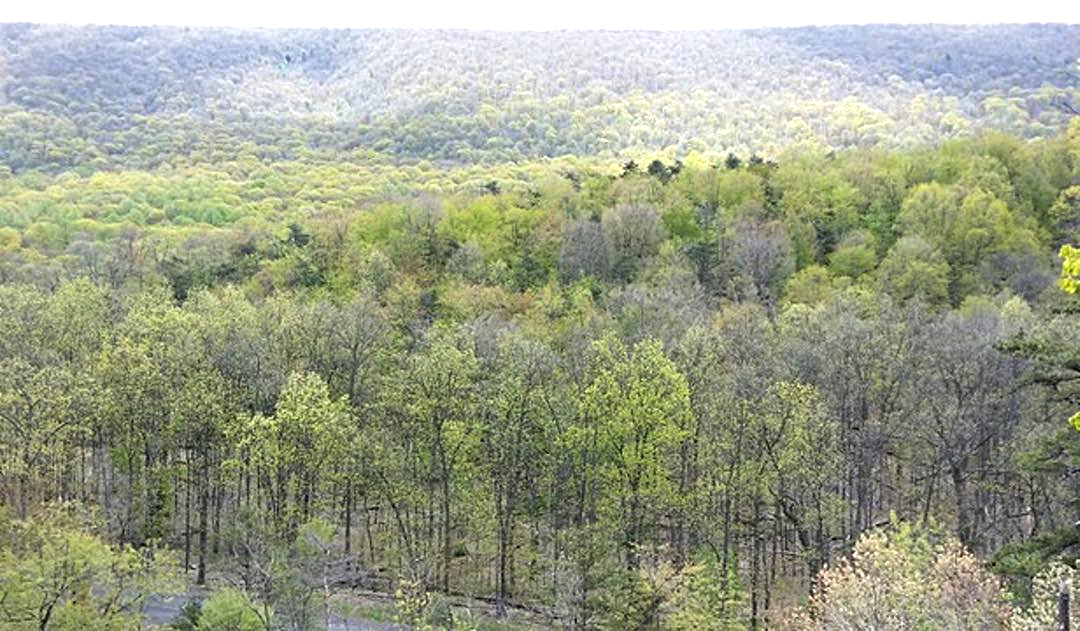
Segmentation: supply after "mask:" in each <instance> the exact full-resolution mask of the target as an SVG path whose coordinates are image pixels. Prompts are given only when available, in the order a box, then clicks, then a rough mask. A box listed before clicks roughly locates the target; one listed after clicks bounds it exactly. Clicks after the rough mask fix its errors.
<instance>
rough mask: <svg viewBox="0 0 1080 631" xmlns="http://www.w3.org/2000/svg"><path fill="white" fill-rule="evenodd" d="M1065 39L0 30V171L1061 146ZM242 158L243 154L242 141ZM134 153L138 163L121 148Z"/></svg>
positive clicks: (1072, 33) (981, 33) (1073, 47)
mask: <svg viewBox="0 0 1080 631" xmlns="http://www.w3.org/2000/svg"><path fill="white" fill-rule="evenodd" d="M1078 57H1080V27H1075V26H1063V25H1015V26H1008V25H1006V26H977V27H976V26H971V27H966V26H933V25H931V26H859V27H828V28H802V29H778V30H757V31H710V32H691V33H672V32H555V33H502V32H463V31H400V30H236V29H188V28H157V27H67V26H38V25H26V24H7V25H0V88H2V89H0V136H2V139H0V160H2V161H3V162H5V163H7V164H8V165H9V166H10V167H11V168H12V169H14V170H16V171H18V170H22V169H27V168H35V167H46V168H51V169H54V170H62V169H65V168H72V167H76V166H85V165H90V164H93V165H96V166H107V165H110V164H113V163H121V164H124V165H126V166H147V165H153V164H154V163H155V162H156V161H161V160H165V159H167V157H168V156H172V155H176V154H184V153H186V152H188V151H189V150H190V148H191V147H193V146H198V145H200V144H205V143H211V144H213V145H214V146H215V148H216V150H217V151H221V152H226V153H229V154H232V155H240V154H243V153H255V154H256V155H259V154H260V153H261V154H263V155H264V156H265V157H272V158H280V157H286V156H288V157H292V156H295V155H298V154H300V153H303V152H310V151H316V152H319V151H339V150H341V149H343V148H344V149H352V148H357V147H362V148H364V149H371V150H375V151H379V152H385V153H390V154H392V155H394V156H396V157H400V158H430V159H438V160H449V161H456V162H471V161H476V160H485V161H490V160H508V159H521V158H531V157H543V156H555V155H563V154H568V153H574V154H586V155H593V154H598V155H617V154H618V153H619V152H622V151H626V150H633V149H635V148H648V149H664V148H671V149H672V150H673V151H675V152H687V151H691V150H698V151H708V150H713V151H720V152H725V151H729V150H734V151H737V152H742V153H745V152H751V151H755V152H762V153H770V154H772V153H776V152H777V151H779V150H780V149H782V148H783V147H787V146H791V145H800V144H810V145H819V144H823V145H825V146H828V147H844V146H851V145H862V146H867V145H871V146H875V145H882V146H887V147H896V146H914V145H920V144H927V143H934V142H936V141H938V140H939V139H941V138H945V137H951V136H955V135H959V134H964V133H968V132H971V131H974V130H978V129H984V128H995V129H1004V130H1006V131H1010V132H1012V133H1016V134H1019V135H1023V136H1026V137H1038V136H1045V135H1049V134H1052V133H1054V132H1056V131H1058V130H1059V129H1060V128H1061V126H1062V125H1063V123H1064V122H1065V121H1066V119H1067V112H1066V110H1065V109H1064V108H1063V107H1062V106H1061V105H1060V104H1061V103H1062V102H1067V103H1073V104H1075V103H1077V102H1080V99H1078V98H1077V94H1078V93H1080V91H1078V86H1080V79H1078V77H1077V74H1076V72H1075V69H1074V65H1075V63H1076V60H1077V58H1078ZM245 143H246V144H245ZM134 149H141V150H140V151H134Z"/></svg>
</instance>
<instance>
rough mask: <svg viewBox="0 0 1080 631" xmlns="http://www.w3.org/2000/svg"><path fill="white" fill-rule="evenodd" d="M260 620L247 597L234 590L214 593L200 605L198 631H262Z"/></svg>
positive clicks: (221, 590) (227, 589)
mask: <svg viewBox="0 0 1080 631" xmlns="http://www.w3.org/2000/svg"><path fill="white" fill-rule="evenodd" d="M265 628H266V627H264V626H263V623H262V620H260V619H259V616H258V615H256V613H255V605H253V604H252V603H251V601H250V600H249V599H248V597H247V595H245V594H244V593H243V592H240V591H237V590H235V589H229V588H226V589H220V590H217V591H215V592H214V593H213V594H211V595H210V598H207V599H206V601H205V602H204V603H203V604H202V609H201V611H200V613H199V618H198V623H197V624H196V625H195V629H198V631H263V629H265Z"/></svg>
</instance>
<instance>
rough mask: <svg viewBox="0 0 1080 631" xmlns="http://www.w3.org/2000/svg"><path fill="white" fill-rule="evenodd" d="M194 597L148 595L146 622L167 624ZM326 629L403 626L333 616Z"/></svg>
mask: <svg viewBox="0 0 1080 631" xmlns="http://www.w3.org/2000/svg"><path fill="white" fill-rule="evenodd" d="M195 597H196V595H195V594H191V593H187V594H180V595H177V596H170V597H163V596H150V597H149V598H147V599H146V602H145V603H144V604H143V613H144V614H146V620H147V622H150V623H151V624H169V623H170V622H172V621H173V620H175V619H176V616H177V615H178V614H179V613H180V609H181V608H182V607H183V606H184V605H185V604H186V603H187V602H188V601H189V600H191V599H193V598H195ZM327 629H328V631H403V630H404V629H405V627H402V626H399V625H395V624H390V623H388V622H375V621H372V620H359V619H355V618H341V617H338V616H335V617H334V619H333V620H331V622H330V626H329V627H328V628H327Z"/></svg>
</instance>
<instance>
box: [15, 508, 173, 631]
mask: <svg viewBox="0 0 1080 631" xmlns="http://www.w3.org/2000/svg"><path fill="white" fill-rule="evenodd" d="M173 567H175V562H174V561H173V559H172V558H171V556H170V555H169V554H168V553H167V552H166V551H164V550H161V549H157V548H147V549H144V550H135V549H133V548H130V547H124V546H111V545H109V544H108V543H106V542H104V541H102V539H101V538H100V537H98V536H96V535H95V534H92V533H91V532H90V531H89V529H88V527H87V525H86V524H84V523H80V519H79V509H78V507H75V506H48V507H43V508H42V509H40V510H39V511H38V512H37V513H36V514H34V515H33V516H32V517H31V518H29V519H25V520H23V519H16V518H13V517H12V516H11V515H10V513H9V512H7V511H3V512H0V603H3V606H2V607H0V623H2V624H3V626H4V628H6V629H12V630H13V631H18V630H20V629H27V630H29V629H58V630H62V629H84V628H91V627H92V628H101V629H122V628H132V627H135V626H137V625H138V624H139V622H140V620H141V618H142V611H141V606H142V603H143V601H144V600H145V598H146V597H147V596H148V595H150V594H166V593H168V592H169V591H171V590H172V589H175V587H176V586H177V581H176V580H175V578H176V577H175V575H174V574H173V570H172V568H173Z"/></svg>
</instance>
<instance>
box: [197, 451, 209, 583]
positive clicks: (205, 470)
mask: <svg viewBox="0 0 1080 631" xmlns="http://www.w3.org/2000/svg"><path fill="white" fill-rule="evenodd" d="M200 477H201V478H202V481H201V482H200V484H199V567H198V570H197V572H196V574H195V583H196V584H197V585H205V584H206V542H207V534H208V533H207V531H208V530H209V518H210V463H209V457H208V455H207V454H206V453H203V458H202V475H201V476H200Z"/></svg>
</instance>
